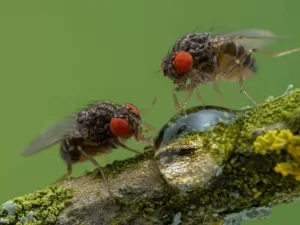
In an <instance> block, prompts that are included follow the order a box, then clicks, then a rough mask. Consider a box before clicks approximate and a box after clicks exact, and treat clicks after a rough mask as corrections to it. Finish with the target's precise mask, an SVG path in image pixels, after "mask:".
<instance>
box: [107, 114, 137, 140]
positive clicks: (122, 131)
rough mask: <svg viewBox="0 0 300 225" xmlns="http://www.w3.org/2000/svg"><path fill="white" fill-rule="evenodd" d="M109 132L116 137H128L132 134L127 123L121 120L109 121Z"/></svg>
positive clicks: (113, 119)
mask: <svg viewBox="0 0 300 225" xmlns="http://www.w3.org/2000/svg"><path fill="white" fill-rule="evenodd" d="M110 131H111V132H112V133H113V134H114V135H116V136H117V137H128V136H130V135H131V132H132V131H131V128H130V124H129V122H128V121H127V120H125V119H122V118H112V119H111V121H110Z"/></svg>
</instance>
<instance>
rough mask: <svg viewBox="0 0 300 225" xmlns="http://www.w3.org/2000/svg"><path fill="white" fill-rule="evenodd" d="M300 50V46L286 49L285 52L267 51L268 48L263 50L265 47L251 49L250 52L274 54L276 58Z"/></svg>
mask: <svg viewBox="0 0 300 225" xmlns="http://www.w3.org/2000/svg"><path fill="white" fill-rule="evenodd" d="M299 51H300V48H293V49H289V50H286V51H283V52H270V51H266V50H263V49H251V51H250V52H257V53H262V54H266V55H269V56H272V57H274V58H279V57H281V56H285V55H289V54H292V53H295V52H299Z"/></svg>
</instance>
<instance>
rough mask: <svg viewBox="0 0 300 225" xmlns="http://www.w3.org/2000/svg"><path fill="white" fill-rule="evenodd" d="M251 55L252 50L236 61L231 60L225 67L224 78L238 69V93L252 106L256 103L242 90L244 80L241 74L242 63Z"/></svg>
mask: <svg viewBox="0 0 300 225" xmlns="http://www.w3.org/2000/svg"><path fill="white" fill-rule="evenodd" d="M251 53H252V49H250V50H249V51H248V52H245V53H244V54H242V55H241V56H239V57H237V58H236V59H234V60H232V61H231V62H230V63H228V65H227V66H226V67H228V69H227V70H225V72H224V74H225V76H226V75H228V74H230V73H231V72H233V71H234V70H235V69H236V68H237V67H238V79H239V84H240V91H241V93H243V94H244V95H245V96H246V97H247V98H248V99H249V100H250V101H251V102H252V103H253V104H254V105H257V103H256V102H255V101H254V100H253V98H251V96H250V95H249V94H248V92H247V91H246V90H245V88H244V79H243V76H242V73H241V70H242V67H243V62H244V61H245V59H246V58H247V56H248V55H249V54H251Z"/></svg>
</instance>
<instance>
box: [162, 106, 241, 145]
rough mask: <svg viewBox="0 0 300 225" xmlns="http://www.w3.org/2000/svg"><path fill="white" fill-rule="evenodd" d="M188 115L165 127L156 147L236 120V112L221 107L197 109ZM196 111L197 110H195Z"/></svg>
mask: <svg viewBox="0 0 300 225" xmlns="http://www.w3.org/2000/svg"><path fill="white" fill-rule="evenodd" d="M197 108H198V110H196V111H195V110H194V111H193V112H190V113H188V114H186V115H182V116H181V117H179V118H178V119H177V120H176V121H172V120H171V121H172V122H171V123H170V124H168V126H167V127H166V126H165V127H164V128H163V129H162V130H161V131H160V134H159V137H158V138H157V140H156V146H157V147H159V146H162V145H167V144H169V143H170V142H171V141H173V140H175V139H178V138H180V137H182V136H184V135H186V134H187V133H192V132H206V131H210V130H212V129H213V128H214V127H215V126H216V125H217V124H219V123H223V124H226V125H229V124H231V123H233V122H234V121H235V120H236V117H237V115H236V112H234V111H231V110H229V109H225V108H219V107H209V106H206V107H197ZM193 109H195V108H193Z"/></svg>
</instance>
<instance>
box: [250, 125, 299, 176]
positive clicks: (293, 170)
mask: <svg viewBox="0 0 300 225" xmlns="http://www.w3.org/2000/svg"><path fill="white" fill-rule="evenodd" d="M254 150H255V152H256V153H258V154H261V155H265V154H267V153H270V152H276V153H278V154H279V153H281V152H282V151H285V152H287V153H288V154H289V155H290V156H291V161H289V162H282V163H278V164H277V165H276V166H275V167H274V170H275V172H277V173H281V174H282V176H288V175H292V176H295V179H296V180H299V181H300V136H299V135H294V134H293V133H292V132H291V131H290V130H281V131H277V130H272V131H269V132H267V133H266V134H264V135H262V136H259V137H258V138H257V139H256V140H255V142H254Z"/></svg>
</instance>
